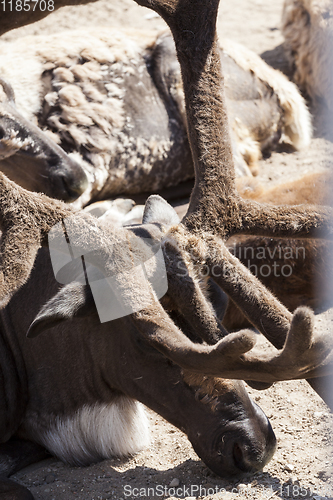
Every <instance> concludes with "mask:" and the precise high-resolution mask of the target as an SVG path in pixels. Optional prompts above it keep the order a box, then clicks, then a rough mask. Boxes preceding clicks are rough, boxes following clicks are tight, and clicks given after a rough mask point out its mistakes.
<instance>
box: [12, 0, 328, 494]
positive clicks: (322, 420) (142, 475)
mask: <svg viewBox="0 0 333 500" xmlns="http://www.w3.org/2000/svg"><path fill="white" fill-rule="evenodd" d="M282 5H283V0H275V1H270V2H267V0H233V1H232V2H227V1H225V2H222V5H221V8H220V14H219V20H218V29H219V33H220V35H221V36H224V37H229V38H232V39H235V40H237V41H239V42H241V43H244V44H245V45H247V46H248V47H249V48H251V49H252V50H254V51H256V52H257V53H259V54H263V57H264V58H265V59H266V60H267V61H269V62H270V63H271V64H272V65H274V66H275V67H280V68H283V69H285V68H286V64H285V60H284V57H283V52H282V50H281V47H280V45H281V43H282V41H283V39H282V35H281V32H280V30H279V23H280V17H281V10H282ZM163 24H164V23H163V21H162V20H161V19H159V18H158V17H156V16H155V15H154V14H153V13H152V12H151V11H149V10H147V9H144V8H141V7H138V6H137V5H136V4H135V3H134V2H133V0H102V1H99V2H97V3H94V4H91V5H87V6H82V7H78V8H64V9H62V10H60V11H58V12H56V13H54V14H52V15H51V16H49V17H48V18H46V19H44V20H43V21H41V22H40V23H37V24H35V25H31V26H28V27H24V28H22V29H20V30H16V31H13V32H11V33H9V34H7V35H6V36H5V37H4V38H6V39H11V38H14V37H17V36H20V35H21V34H33V33H42V32H52V33H54V32H60V31H62V30H63V29H77V28H81V27H89V26H93V25H118V26H119V25H122V26H130V27H136V28H150V29H155V28H161V27H163ZM315 125H316V127H317V129H316V134H315V135H316V137H315V138H314V139H313V141H312V143H311V146H310V147H309V148H308V149H307V150H306V151H301V152H293V153H290V152H287V151H280V152H276V153H274V154H273V155H272V156H271V157H270V158H268V159H266V160H262V161H261V171H260V178H261V179H262V180H263V181H264V182H278V181H279V180H281V178H286V179H291V178H297V177H299V176H300V175H301V173H302V172H306V171H312V170H313V169H322V168H324V167H327V166H331V165H330V164H331V163H333V160H332V158H333V155H332V153H333V146H332V144H331V142H329V141H328V140H327V139H325V137H329V135H330V134H329V130H326V131H325V130H324V129H323V127H322V120H321V119H319V118H317V119H316V120H315ZM326 319H327V318H326ZM327 321H328V326H327V327H329V326H330V321H331V320H330V318H328V319H327ZM250 393H251V394H252V396H253V398H254V399H255V401H256V402H257V403H258V404H259V405H260V406H261V407H262V408H263V409H264V411H265V412H266V414H267V416H268V417H269V418H270V420H271V423H272V426H273V428H274V431H275V433H276V435H277V438H278V448H277V451H276V454H275V456H274V457H273V459H272V461H271V462H270V463H269V465H268V466H267V467H265V469H264V471H263V472H260V473H256V474H252V475H249V476H245V477H237V478H233V479H228V480H225V479H220V478H218V477H217V476H215V475H214V474H213V473H211V472H210V471H209V470H208V469H207V468H206V466H205V465H204V464H203V463H202V462H201V461H200V460H199V459H198V457H197V456H196V454H195V453H194V451H193V450H192V449H191V446H190V443H189V441H188V440H187V438H186V436H185V435H183V434H182V433H181V432H180V431H178V430H177V429H176V428H174V427H173V426H172V425H170V424H169V423H167V422H165V421H164V420H163V419H162V418H161V417H159V416H158V415H156V414H155V413H153V412H152V411H149V418H150V423H151V434H152V441H151V446H150V447H149V448H148V449H146V450H145V451H143V452H142V453H140V454H138V455H137V456H135V457H133V458H130V459H128V460H119V459H115V460H108V461H104V462H102V463H99V464H97V465H93V466H90V467H87V468H72V467H67V466H65V465H63V464H62V463H61V462H59V461H57V460H56V459H48V460H45V461H44V462H41V463H39V464H36V465H34V466H30V467H29V468H26V469H24V470H23V471H21V472H20V473H18V474H16V476H15V477H16V479H18V480H19V481H20V482H22V483H23V484H24V485H26V486H27V487H29V488H30V490H31V492H32V493H33V494H34V495H35V498H36V499H38V500H106V499H116V500H122V499H124V500H125V499H126V498H129V499H134V498H149V499H152V500H153V499H155V498H165V499H170V500H171V499H172V500H180V499H184V498H187V500H190V499H194V498H202V499H205V500H217V499H221V498H224V499H242V498H244V499H248V498H254V499H269V498H283V499H287V498H315V499H316V500H318V499H321V498H323V499H324V498H325V499H329V498H333V484H332V482H331V475H332V474H331V468H332V448H331V444H332V443H331V434H332V432H331V429H332V424H333V416H332V414H331V413H330V412H329V410H328V408H327V407H326V405H325V404H324V403H323V402H322V401H321V400H320V398H319V397H318V396H317V395H316V394H315V393H314V392H313V391H312V389H311V388H310V386H309V385H308V384H307V382H305V381H300V382H285V383H279V384H276V385H274V386H273V387H271V388H270V389H268V390H266V391H263V392H259V391H255V390H250Z"/></svg>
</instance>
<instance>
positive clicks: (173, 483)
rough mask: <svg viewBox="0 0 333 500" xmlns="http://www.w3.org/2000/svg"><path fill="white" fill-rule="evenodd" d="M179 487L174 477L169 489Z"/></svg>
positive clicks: (178, 482) (177, 480)
mask: <svg viewBox="0 0 333 500" xmlns="http://www.w3.org/2000/svg"><path fill="white" fill-rule="evenodd" d="M179 485H180V481H179V479H178V478H177V477H174V478H173V480H172V481H171V483H170V484H169V486H170V488H175V487H176V486H179Z"/></svg>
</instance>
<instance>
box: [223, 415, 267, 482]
mask: <svg viewBox="0 0 333 500" xmlns="http://www.w3.org/2000/svg"><path fill="white" fill-rule="evenodd" d="M262 423H263V426H262V427H261V430H262V437H261V439H257V440H256V442H253V441H252V440H251V439H247V438H244V437H243V439H242V440H237V441H235V442H234V443H233V445H232V458H233V462H234V467H235V471H236V473H237V472H255V471H258V470H261V469H263V467H265V465H266V464H267V463H268V462H269V461H270V459H271V458H272V456H273V454H274V452H275V449H276V437H275V434H274V431H273V429H272V426H271V424H270V422H269V420H268V419H267V418H266V421H263V422H262Z"/></svg>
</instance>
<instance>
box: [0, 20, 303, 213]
mask: <svg viewBox="0 0 333 500" xmlns="http://www.w3.org/2000/svg"><path fill="white" fill-rule="evenodd" d="M220 46H221V51H220V56H221V57H222V67H223V69H224V73H225V82H226V84H225V89H226V99H227V101H226V102H227V107H228V116H229V122H230V130H231V135H232V145H233V153H234V157H235V159H236V173H237V175H238V176H239V175H249V174H250V169H251V171H252V172H257V170H258V164H257V162H258V159H259V158H260V157H261V154H262V152H264V153H268V152H269V151H271V150H272V149H274V147H275V146H276V145H277V144H278V143H279V141H280V139H281V136H282V137H284V138H285V137H288V141H289V142H291V143H292V144H293V145H294V146H295V147H296V148H303V147H305V146H306V145H307V144H308V143H309V140H310V138H311V119H310V114H309V112H308V110H307V108H306V105H305V102H304V100H303V98H302V97H301V96H300V94H299V92H298V90H297V88H296V86H295V85H294V84H293V83H291V82H289V81H288V80H287V79H286V78H285V76H284V75H282V73H280V72H278V71H276V70H274V69H272V68H270V67H269V66H268V65H267V64H266V63H265V62H264V61H263V60H262V59H260V57H259V56H257V55H256V54H254V53H253V52H251V51H250V50H248V49H246V48H245V47H242V46H241V45H239V44H236V43H235V42H231V41H228V40H223V41H222V42H221V44H220ZM17 68H20V71H21V72H24V78H22V77H21V75H20V74H19V75H18V73H17ZM24 68H27V69H26V70H25V69H24ZM0 74H2V75H3V76H5V77H6V78H7V79H8V81H10V82H11V84H12V85H13V87H14V90H15V94H16V101H17V106H18V109H19V110H20V111H21V112H22V113H23V114H24V115H25V116H26V117H27V118H28V119H30V120H33V121H38V125H39V127H40V128H41V129H43V131H44V132H45V133H48V134H50V137H51V139H53V140H55V141H56V142H57V143H58V144H59V145H60V146H61V147H62V148H63V149H64V150H65V151H66V152H67V153H69V154H70V155H71V156H72V157H73V158H74V159H75V160H77V161H78V162H79V163H80V164H82V166H83V167H84V169H85V171H86V172H87V175H88V178H89V188H88V189H87V190H86V191H85V193H84V195H83V196H82V197H81V198H80V200H78V202H77V203H76V206H77V207H78V208H80V207H82V206H84V205H86V204H87V203H89V202H91V201H93V200H98V199H99V200H101V199H106V198H110V197H113V196H115V195H119V194H127V195H128V194H134V193H142V192H156V191H160V190H162V189H164V188H167V187H170V186H175V185H177V184H178V183H180V182H181V181H185V180H187V179H189V178H192V177H193V175H194V172H193V162H192V157H191V153H190V148H189V143H188V140H187V135H186V115H185V105H184V96H183V89H182V82H181V74H180V67H179V64H178V61H177V57H176V49H175V46H174V42H173V40H172V37H171V35H170V33H169V32H166V33H164V34H160V33H156V32H149V31H134V30H132V31H125V30H120V29H115V28H107V29H106V28H101V29H98V30H96V29H95V30H88V31H87V30H85V31H84V32H82V31H71V32H65V33H62V35H61V37H59V36H58V35H56V36H55V35H51V36H50V35H49V36H45V35H44V36H29V37H23V38H19V39H18V40H16V41H14V42H9V43H3V44H2V45H1V46H0ZM27 89H29V91H28V92H27ZM249 168H250V169H249Z"/></svg>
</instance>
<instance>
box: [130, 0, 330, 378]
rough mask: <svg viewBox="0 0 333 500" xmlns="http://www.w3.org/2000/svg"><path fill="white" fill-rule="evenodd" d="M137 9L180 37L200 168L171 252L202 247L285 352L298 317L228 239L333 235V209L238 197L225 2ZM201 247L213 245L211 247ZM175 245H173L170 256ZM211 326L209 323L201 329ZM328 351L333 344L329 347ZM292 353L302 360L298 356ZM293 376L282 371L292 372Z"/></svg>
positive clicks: (151, 0)
mask: <svg viewBox="0 0 333 500" xmlns="http://www.w3.org/2000/svg"><path fill="white" fill-rule="evenodd" d="M137 3H139V4H141V5H145V6H146V7H150V8H152V9H153V10H155V11H157V12H158V13H159V14H160V15H161V16H162V17H163V18H164V20H165V21H166V22H167V24H168V25H169V27H170V29H171V31H172V34H173V37H174V40H175V45H176V49H177V56H178V59H179V62H180V64H181V70H182V77H183V88H184V93H185V103H186V112H187V124H188V135H189V140H190V145H191V150H192V156H193V161H194V166H195V186H194V189H193V192H192V196H191V200H190V205H189V208H188V211H187V214H186V215H185V217H184V218H183V220H182V224H181V225H180V226H178V227H177V228H173V229H172V230H170V231H169V234H168V237H167V240H168V246H169V248H170V245H171V246H172V241H173V245H174V247H175V248H182V252H183V253H182V255H183V256H184V255H185V256H184V257H183V258H184V260H185V261H190V260H191V253H192V250H193V247H194V245H195V246H196V248H201V250H202V251H201V254H200V261H201V266H207V267H208V268H209V274H210V276H212V277H213V279H215V281H217V282H218V283H219V284H220V285H221V287H222V288H223V289H224V290H225V291H226V292H227V293H228V295H229V296H230V297H231V298H232V299H233V301H234V302H236V304H237V305H238V306H239V307H240V308H241V309H242V310H243V311H244V313H245V314H246V315H247V316H248V318H249V320H250V321H251V322H252V323H253V324H254V325H255V326H256V327H257V328H258V329H259V330H260V331H261V332H262V333H263V334H264V335H265V336H266V337H267V338H268V339H269V340H270V341H271V342H272V343H273V344H274V345H275V346H277V347H279V348H281V347H282V346H283V344H284V342H285V339H286V336H287V335H288V339H289V335H291V334H292V332H293V331H294V329H295V326H293V325H294V323H293V322H292V315H291V314H290V313H289V311H288V310H287V309H286V308H285V307H284V306H282V304H280V303H279V302H278V301H277V299H275V297H274V296H273V295H272V294H271V293H270V292H269V291H268V290H267V289H266V288H265V287H264V286H263V285H262V284H260V282H259V280H257V279H256V278H255V277H254V276H252V275H251V273H250V272H249V271H248V270H247V269H246V268H245V267H244V266H243V265H242V264H240V263H239V261H238V260H237V259H235V258H234V257H232V256H231V255H230V253H229V252H228V250H227V249H226V247H225V246H224V244H223V242H222V241H221V239H220V237H222V238H226V237H229V236H230V235H232V234H235V233H251V234H260V235H265V236H270V235H273V236H293V235H297V236H302V237H308V236H312V237H313V236H317V237H318V236H323V235H325V236H327V237H332V210H331V209H329V208H325V207H320V208H317V207H304V206H296V207H293V206H291V207H290V206H289V207H285V206H280V207H276V206H275V207H274V206H269V205H266V204H258V203H256V202H251V201H244V200H242V199H241V198H240V197H239V195H238V194H237V192H236V187H235V176H234V166H233V159H232V154H231V145H230V138H229V132H228V129H227V115H226V109H225V104H224V101H225V100H224V93H223V77H222V74H221V67H220V60H219V52H218V49H217V42H216V30H215V22H216V16H217V9H218V5H219V1H218V0H206V1H205V0H137ZM195 236H197V237H198V238H197V239H196V238H195ZM217 236H218V237H219V238H217ZM200 241H204V242H205V244H206V245H205V248H204V249H203V248H202V247H203V245H202V244H201V246H200V244H199V243H200ZM168 246H167V245H165V251H166V253H167V251H168ZM199 265H200V264H199ZM216 266H219V267H220V268H221V269H222V271H223V272H222V273H221V276H218V277H216V276H214V273H213V272H212V269H213V268H214V267H216ZM197 298H198V297H197ZM193 309H195V308H193ZM196 310H197V309H196ZM208 317H209V313H208V315H207V321H206V326H207V331H209V330H210V329H211V330H212V332H211V333H212V335H209V334H208V333H206V338H207V337H208V338H212V337H214V335H215V334H216V331H217V330H216V325H214V324H213V323H212V322H211V320H210V319H208ZM296 318H298V316H297V315H295V316H294V319H293V321H295V322H296V323H297V321H298V320H297V319H296ZM204 323H205V320H204V321H203V322H202V324H201V329H202V327H203V325H204ZM311 328H312V323H311V322H310V326H308V328H307V331H308V332H311ZM214 330H215V333H214ZM297 331H299V329H297ZM309 335H310V333H309ZM292 337H293V335H292V336H291V338H292ZM289 344H290V340H289V341H288V342H287V343H286V344H285V348H286V346H288V347H289V349H290V346H289ZM308 344H309V346H310V345H311V346H312V347H311V348H310V347H308V350H309V352H308V356H309V357H310V358H311V359H315V358H316V356H315V355H314V353H315V351H316V349H317V348H318V349H319V347H318V346H320V345H321V344H320V343H318V342H317V341H316V340H314V341H312V342H309V343H308ZM328 345H331V342H329V341H328ZM319 350H320V349H319ZM291 352H292V353H293V354H295V351H294V350H291ZM283 353H284V354H282V353H281V355H279V356H278V357H274V358H272V359H271V360H269V363H268V365H269V366H273V365H274V363H277V365H278V364H279V363H282V362H283V361H284V360H285V359H286V356H287V354H285V349H284V350H283ZM319 358H320V356H319V352H318V359H319ZM273 359H275V361H274V363H273ZM318 359H317V361H318ZM266 361H267V360H266ZM251 362H252V361H251ZM282 364H283V363H282ZM265 365H266V362H265ZM257 367H258V368H259V365H258V366H257ZM285 371H286V370H283V371H282V372H281V373H283V374H285ZM305 372H307V370H306V369H304V370H303V368H302V369H301V370H300V371H299V370H296V375H297V374H298V375H297V378H298V377H299V376H302V377H304V376H305ZM220 373H221V372H220ZM266 375H267V373H266ZM294 375H295V374H294ZM296 375H295V376H296ZM233 376H235V373H233ZM246 376H248V375H246ZM280 376H281V375H280ZM286 376H287V375H286ZM255 380H258V379H255ZM265 381H267V378H265Z"/></svg>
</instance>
